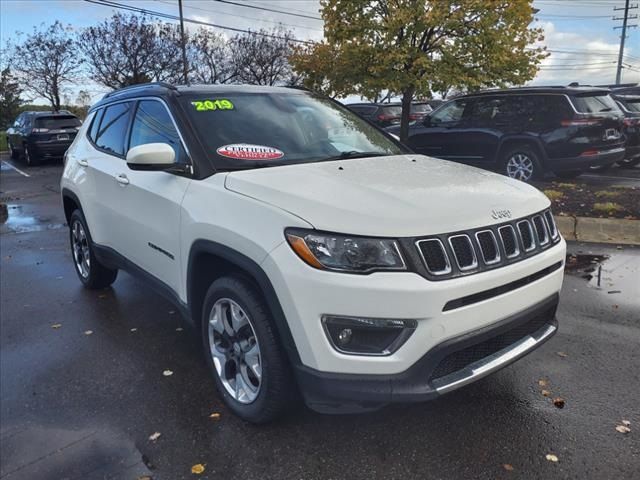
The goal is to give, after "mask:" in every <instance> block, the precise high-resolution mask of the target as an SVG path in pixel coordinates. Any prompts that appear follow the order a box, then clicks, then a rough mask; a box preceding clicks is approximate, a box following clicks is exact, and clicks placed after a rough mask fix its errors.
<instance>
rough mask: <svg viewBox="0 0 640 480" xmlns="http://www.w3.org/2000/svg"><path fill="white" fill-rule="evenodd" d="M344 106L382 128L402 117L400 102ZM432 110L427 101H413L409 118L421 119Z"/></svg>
mask: <svg viewBox="0 0 640 480" xmlns="http://www.w3.org/2000/svg"><path fill="white" fill-rule="evenodd" d="M346 107H347V108H348V109H349V110H351V111H352V112H354V113H357V114H358V115H360V116H361V117H362V118H364V119H365V120H368V121H370V122H371V123H373V124H375V125H377V126H379V127H381V128H384V127H389V126H391V125H399V124H400V119H401V117H402V104H400V103H398V102H394V103H352V104H349V105H346ZM431 111H432V108H431V106H430V105H429V104H428V103H427V102H415V103H412V104H411V112H410V113H409V120H410V121H412V122H415V121H421V120H423V119H424V118H425V117H426V116H427V115H428V114H429V113H430V112H431Z"/></svg>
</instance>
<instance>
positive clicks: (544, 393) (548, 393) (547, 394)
mask: <svg viewBox="0 0 640 480" xmlns="http://www.w3.org/2000/svg"><path fill="white" fill-rule="evenodd" d="M540 393H541V394H542V396H543V397H548V396H549V395H551V392H550V391H549V390H542V391H541V392H540Z"/></svg>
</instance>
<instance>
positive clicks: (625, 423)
mask: <svg viewBox="0 0 640 480" xmlns="http://www.w3.org/2000/svg"><path fill="white" fill-rule="evenodd" d="M622 424H623V425H626V426H627V427H628V426H629V425H631V422H630V421H629V420H622Z"/></svg>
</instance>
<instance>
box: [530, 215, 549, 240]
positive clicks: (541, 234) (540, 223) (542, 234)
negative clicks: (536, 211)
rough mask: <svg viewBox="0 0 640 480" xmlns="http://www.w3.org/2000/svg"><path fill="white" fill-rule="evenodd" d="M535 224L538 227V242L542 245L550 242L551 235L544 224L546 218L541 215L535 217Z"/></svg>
mask: <svg viewBox="0 0 640 480" xmlns="http://www.w3.org/2000/svg"><path fill="white" fill-rule="evenodd" d="M533 226H534V227H535V229H536V235H537V237H538V243H539V244H540V245H546V244H547V243H548V242H549V235H548V234H547V227H546V225H545V224H544V220H543V219H542V217H541V216H540V215H536V216H535V217H533Z"/></svg>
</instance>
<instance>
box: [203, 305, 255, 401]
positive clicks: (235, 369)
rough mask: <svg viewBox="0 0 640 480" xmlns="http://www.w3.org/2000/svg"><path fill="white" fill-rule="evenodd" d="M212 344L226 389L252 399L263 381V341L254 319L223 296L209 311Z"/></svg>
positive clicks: (243, 399) (235, 396) (218, 370)
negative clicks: (261, 352) (258, 333)
mask: <svg viewBox="0 0 640 480" xmlns="http://www.w3.org/2000/svg"><path fill="white" fill-rule="evenodd" d="M209 346H210V354H211V358H212V360H213V364H214V366H215V369H216V372H217V374H218V377H219V378H220V381H221V382H222V385H223V386H224V388H225V390H226V391H227V393H228V394H229V395H230V396H231V397H232V398H233V399H234V400H236V401H238V402H239V403H243V404H248V403H252V402H253V401H254V400H255V399H256V398H257V397H258V394H259V393H260V387H261V385H262V357H261V355H260V345H259V344H258V339H257V337H256V334H255V331H254V329H253V326H252V324H251V319H250V318H249V316H248V315H247V314H246V312H245V311H244V310H243V309H242V307H240V305H238V304H237V303H236V302H234V301H233V300H231V299H229V298H221V299H219V300H218V301H216V303H215V304H214V305H213V308H212V309H211V312H210V314H209Z"/></svg>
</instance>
